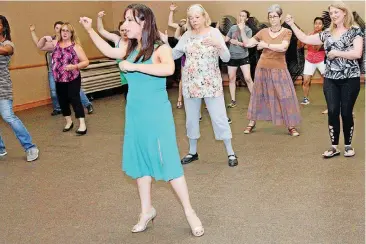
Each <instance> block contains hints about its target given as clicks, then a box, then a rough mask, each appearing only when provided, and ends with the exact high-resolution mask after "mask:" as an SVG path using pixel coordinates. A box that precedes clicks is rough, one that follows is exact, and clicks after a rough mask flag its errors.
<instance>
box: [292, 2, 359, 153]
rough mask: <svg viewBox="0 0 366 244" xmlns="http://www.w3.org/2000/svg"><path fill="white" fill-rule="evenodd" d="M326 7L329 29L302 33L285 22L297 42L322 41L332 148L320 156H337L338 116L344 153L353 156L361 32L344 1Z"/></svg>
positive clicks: (317, 43) (320, 43) (313, 43)
mask: <svg viewBox="0 0 366 244" xmlns="http://www.w3.org/2000/svg"><path fill="white" fill-rule="evenodd" d="M328 10H329V14H330V18H331V24H330V28H329V29H327V30H325V31H322V32H320V33H317V34H314V35H306V34H304V33H303V32H302V31H301V30H300V29H299V28H297V27H296V25H295V21H294V18H293V17H292V16H291V15H287V17H286V22H287V24H288V25H289V26H291V28H292V30H293V31H294V33H295V35H296V37H297V38H298V39H299V40H300V41H301V42H303V43H305V44H308V45H322V44H324V49H325V53H326V66H325V74H324V85H323V91H324V95H325V100H326V102H327V107H328V130H329V135H330V139H331V143H332V147H331V148H330V149H329V150H327V151H325V152H324V153H323V157H324V158H331V157H334V156H338V155H340V150H339V149H338V143H339V134H340V119H339V115H341V117H342V125H343V134H344V145H345V148H344V156H345V157H352V156H354V155H355V150H354V149H353V147H352V146H351V143H352V137H353V132H354V121H353V116H352V111H353V106H354V105H355V102H356V100H357V97H358V93H359V92H360V76H361V70H360V66H359V64H358V61H357V60H358V59H360V58H361V57H362V48H363V37H364V34H363V32H362V31H361V29H360V28H359V27H357V26H355V22H354V18H353V15H352V12H351V10H350V9H349V8H348V7H347V6H346V5H345V4H344V3H342V2H337V3H334V4H331V5H329V7H328Z"/></svg>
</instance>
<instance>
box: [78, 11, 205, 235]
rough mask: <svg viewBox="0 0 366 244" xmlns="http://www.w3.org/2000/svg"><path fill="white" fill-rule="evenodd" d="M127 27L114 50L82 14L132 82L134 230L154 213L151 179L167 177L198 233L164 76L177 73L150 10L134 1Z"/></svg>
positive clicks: (128, 136) (127, 143) (127, 156)
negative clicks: (137, 206)
mask: <svg viewBox="0 0 366 244" xmlns="http://www.w3.org/2000/svg"><path fill="white" fill-rule="evenodd" d="M124 16H125V23H124V24H123V25H124V28H125V29H126V30H127V36H128V39H129V41H128V45H127V46H126V47H121V48H112V47H111V46H110V45H109V44H108V43H106V42H105V41H104V40H103V39H102V38H101V37H99V35H98V34H97V33H96V32H95V31H94V30H93V29H92V28H91V22H92V21H91V19H89V18H87V17H82V18H80V23H81V24H82V25H83V26H84V28H85V29H86V30H87V32H88V33H89V35H90V37H91V39H92V40H93V42H94V43H95V45H96V46H97V47H98V49H99V50H100V51H101V52H102V53H103V54H104V55H106V56H108V57H110V58H114V59H122V60H123V61H122V62H120V63H119V67H120V69H121V70H122V71H123V72H125V76H126V78H127V80H128V84H129V93H128V103H127V106H126V118H125V120H126V122H125V123H126V124H125V136H124V145H123V170H124V171H125V172H126V174H127V175H129V176H130V177H132V178H133V179H137V185H138V190H139V195H140V200H141V214H140V218H139V221H138V223H137V224H136V225H135V226H134V227H133V228H132V232H142V231H144V230H145V229H146V226H147V224H148V223H149V222H150V221H152V220H153V219H154V218H155V217H156V210H155V209H154V207H153V206H152V204H151V182H152V178H154V179H155V180H164V181H169V182H170V183H171V185H172V187H173V189H174V190H175V192H176V193H177V195H178V197H179V199H180V201H181V203H182V205H183V208H184V212H185V215H186V217H187V221H188V223H189V225H190V227H191V230H192V233H193V235H195V236H202V235H203V234H204V229H203V226H202V223H201V221H200V219H199V218H198V217H197V215H196V213H195V211H194V210H193V208H192V206H191V203H190V200H189V194H188V188H187V183H186V180H185V177H184V173H183V168H182V166H181V163H180V158H179V151H178V146H177V141H176V136H175V125H174V119H173V114H172V108H171V104H170V102H169V100H168V94H167V91H166V78H165V77H166V76H169V75H171V74H173V73H174V61H173V59H172V51H171V49H170V47H169V46H167V45H165V44H163V43H162V41H161V40H160V36H159V31H158V29H157V27H156V20H155V16H154V14H153V12H152V11H151V9H150V8H148V7H147V6H145V5H142V4H131V5H129V6H128V7H127V8H126V10H125V14H124Z"/></svg>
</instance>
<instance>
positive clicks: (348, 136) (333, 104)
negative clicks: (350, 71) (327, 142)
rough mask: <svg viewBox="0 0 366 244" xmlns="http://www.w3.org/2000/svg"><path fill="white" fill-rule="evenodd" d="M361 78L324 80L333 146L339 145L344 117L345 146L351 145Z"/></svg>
mask: <svg viewBox="0 0 366 244" xmlns="http://www.w3.org/2000/svg"><path fill="white" fill-rule="evenodd" d="M360 82H361V80H360V77H357V78H349V79H328V78H325V79H324V85H323V91H324V96H325V100H326V101H327V106H328V128H329V135H330V139H331V141H332V145H338V143H339V133H340V119H339V115H341V117H342V124H343V134H344V144H345V145H351V142H352V136H353V131H354V122H353V115H352V111H353V106H354V105H355V103H356V100H357V96H358V93H359V92H360Z"/></svg>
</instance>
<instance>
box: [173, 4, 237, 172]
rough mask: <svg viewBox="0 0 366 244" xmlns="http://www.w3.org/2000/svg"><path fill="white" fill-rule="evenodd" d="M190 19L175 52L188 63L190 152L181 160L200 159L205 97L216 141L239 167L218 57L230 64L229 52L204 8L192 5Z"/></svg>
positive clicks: (186, 87) (184, 74)
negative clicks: (184, 56)
mask: <svg viewBox="0 0 366 244" xmlns="http://www.w3.org/2000/svg"><path fill="white" fill-rule="evenodd" d="M187 17H188V19H187V29H188V30H187V32H185V33H184V34H183V36H182V37H181V38H180V40H179V42H178V44H177V45H176V46H175V47H174V49H173V57H174V59H178V58H180V57H181V56H182V55H184V54H185V55H186V63H185V66H184V67H183V70H182V85H183V97H184V107H185V111H186V127H187V136H188V138H189V153H188V154H187V155H186V156H185V157H184V158H183V159H182V164H188V163H191V162H193V161H195V160H198V154H197V140H198V138H199V137H200V130H199V118H200V107H201V102H202V98H204V99H205V103H206V105H207V109H208V112H209V114H210V117H211V121H212V126H213V129H214V132H215V138H216V140H223V141H224V143H225V147H226V150H227V153H228V157H229V161H228V163H229V166H231V167H233V166H237V165H238V160H237V157H236V155H235V153H234V150H233V148H232V145H231V138H232V134H231V129H230V126H229V122H228V117H227V114H226V108H225V102H224V94H223V87H222V78H221V73H220V69H219V57H220V58H221V60H222V61H223V62H228V61H229V60H230V52H229V50H228V48H227V47H226V44H225V41H224V38H223V36H222V35H221V33H220V31H219V30H218V29H215V28H212V27H210V24H211V20H210V17H209V15H208V13H207V12H206V10H205V9H204V8H203V7H202V5H200V4H194V5H191V6H190V7H189V8H188V10H187Z"/></svg>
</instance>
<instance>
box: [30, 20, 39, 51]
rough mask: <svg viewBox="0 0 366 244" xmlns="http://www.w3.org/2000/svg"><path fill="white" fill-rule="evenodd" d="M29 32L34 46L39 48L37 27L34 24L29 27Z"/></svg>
mask: <svg viewBox="0 0 366 244" xmlns="http://www.w3.org/2000/svg"><path fill="white" fill-rule="evenodd" d="M29 30H30V32H31V36H32V40H33V42H34V44H36V46H37V44H38V42H39V38H38V36H37V35H36V27H35V26H34V25H33V24H32V25H30V26H29Z"/></svg>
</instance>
